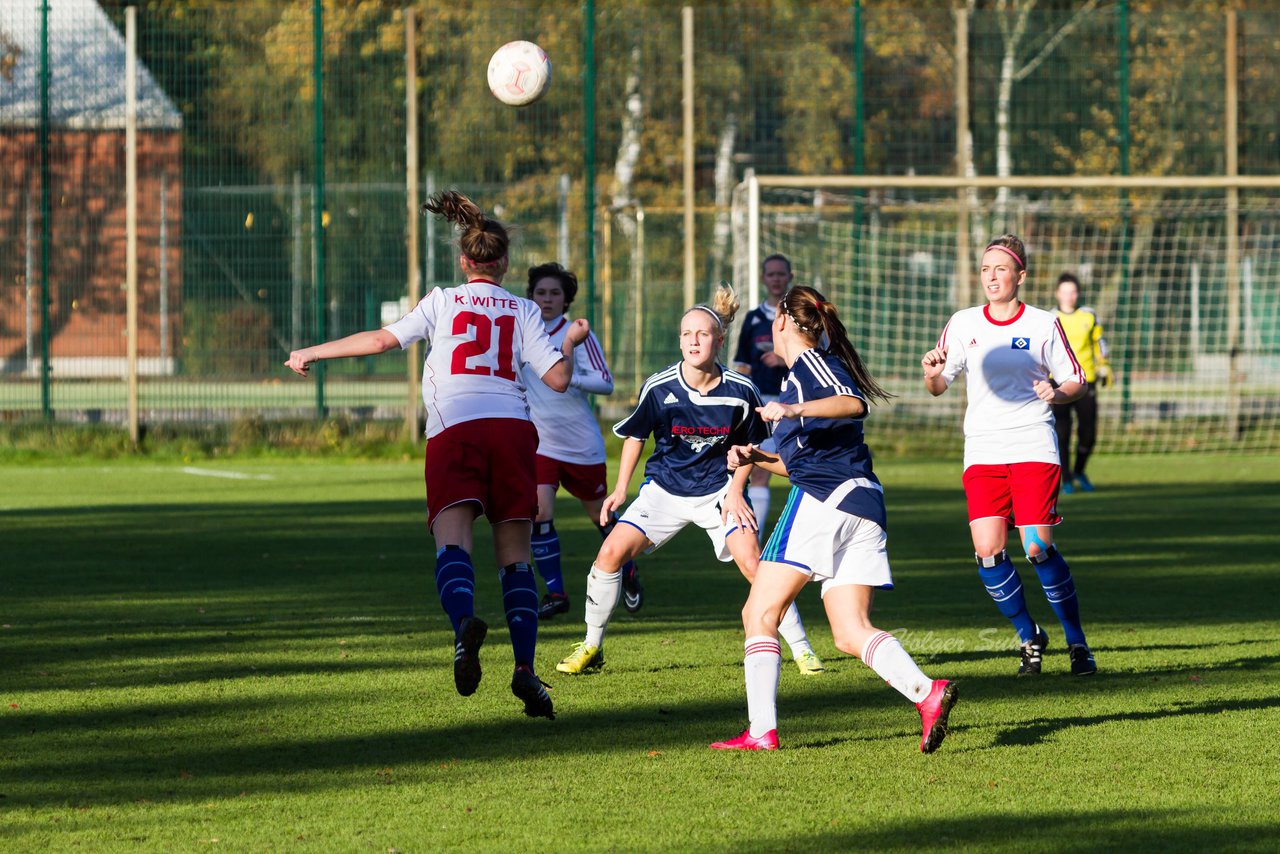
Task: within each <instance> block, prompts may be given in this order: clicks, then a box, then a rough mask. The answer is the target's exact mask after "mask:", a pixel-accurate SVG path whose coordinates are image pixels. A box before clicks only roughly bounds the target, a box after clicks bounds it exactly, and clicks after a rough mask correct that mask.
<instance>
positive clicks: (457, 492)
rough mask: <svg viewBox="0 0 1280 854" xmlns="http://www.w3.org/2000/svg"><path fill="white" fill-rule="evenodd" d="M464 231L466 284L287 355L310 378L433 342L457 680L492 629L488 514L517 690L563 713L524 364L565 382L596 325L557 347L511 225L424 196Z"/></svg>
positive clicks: (440, 560) (436, 442)
mask: <svg viewBox="0 0 1280 854" xmlns="http://www.w3.org/2000/svg"><path fill="white" fill-rule="evenodd" d="M423 209H424V210H425V211H429V212H431V213H436V214H440V215H442V216H444V217H445V218H447V219H448V220H449V221H450V222H452V223H454V224H456V225H459V226H460V227H461V228H462V234H461V236H460V237H459V240H458V246H459V248H460V249H461V256H460V258H459V264H460V266H461V267H462V272H463V273H464V274H466V276H467V282H466V283H465V284H463V285H459V286H458V287H453V288H436V289H434V290H432V291H431V293H429V294H427V295H426V296H425V297H424V298H423V299H422V301H421V302H419V303H418V305H417V306H415V307H414V309H413V310H412V311H410V312H409V313H408V314H407V315H405V316H404V317H403V318H401V319H400V320H398V321H396V322H395V323H393V324H391V325H390V326H387V327H386V328H384V329H377V330H371V331H369V332H359V333H357V334H355V335H349V336H347V337H346V338H340V339H338V340H336V341H329V342H327V343H324V344H320V345H318V346H315V347H307V348H304V349H302V350H295V351H294V352H293V353H291V354H290V355H289V361H288V362H286V364H287V365H288V366H289V367H290V368H292V369H293V370H294V371H296V372H297V373H299V374H301V375H302V376H306V375H307V369H308V366H309V365H310V364H311V363H312V362H315V361H318V360H320V359H335V358H341V357H344V356H368V355H372V354H374V353H382V352H385V351H387V350H390V349H391V348H393V347H401V348H405V347H408V346H409V345H410V344H413V343H414V342H416V341H429V342H430V348H429V350H428V351H427V357H426V364H425V366H424V369H423V374H422V399H423V402H424V403H425V404H426V412H427V448H426V455H425V463H424V467H423V468H424V479H425V480H426V487H427V524H428V526H429V527H430V529H431V533H432V535H433V536H434V537H435V540H436V543H437V546H438V548H437V550H436V589H437V591H438V592H439V594H440V604H441V606H442V607H443V608H444V610H445V613H447V614H448V615H449V620H450V622H451V623H452V625H453V631H454V659H453V678H454V685H455V686H456V687H457V690H458V693H459V694H461V695H463V696H464V697H466V696H469V695H471V694H473V693H475V691H476V688H477V687H479V684H480V645H481V644H482V643H483V642H484V638H485V635H486V633H487V632H488V626H487V625H485V622H484V621H483V620H481V619H480V618H479V617H477V616H475V593H474V590H475V570H474V568H473V567H472V564H471V549H472V526H473V524H474V522H475V518H476V517H477V516H479V515H481V514H484V515H485V516H487V517H488V519H489V523H490V525H491V527H492V529H493V550H494V554H495V556H496V557H497V561H498V566H499V567H501V569H500V572H499V575H500V577H501V580H502V591H503V606H504V608H505V610H506V617H507V628H508V630H509V631H510V634H511V648H512V652H513V654H514V656H515V664H516V666H515V672H514V673H513V674H512V677H511V692H512V693H513V694H515V695H516V697H517V698H519V699H520V700H521V701H523V702H524V711H525V714H526V715H529V716H530V717H547V718H553V717H555V711H554V709H553V707H552V703H551V698H550V697H549V696H547V692H546V687H545V685H544V684H543V683H542V681H541V680H539V679H538V677H537V675H536V674H535V673H534V670H533V657H534V651H535V649H536V646H537V639H538V588H537V582H536V581H535V579H534V577H533V567H532V566H531V565H530V564H529V533H530V530H531V523H532V519H533V517H534V516H535V515H536V514H537V506H538V499H537V492H536V483H535V477H534V451H535V449H536V447H537V441H538V437H537V432H536V430H535V429H534V426H533V423H532V422H531V421H530V420H529V406H528V403H527V402H526V400H525V389H524V386H522V385H521V384H520V373H519V371H520V370H521V368H522V367H523V366H525V365H528V366H529V367H530V368H531V369H532V370H533V372H534V373H535V374H536V375H537V376H539V377H541V381H542V382H544V383H546V384H547V385H548V386H550V387H551V388H554V389H559V390H564V389H565V388H567V387H568V386H569V381H570V378H571V377H572V376H573V349H574V347H575V346H576V345H577V344H579V343H581V342H582V341H583V340H584V339H585V338H586V336H587V334H588V333H589V332H590V330H589V329H588V327H587V323H586V321H584V320H577V321H574V323H573V324H571V328H570V329H569V330H568V331H567V333H566V335H565V338H564V344H563V346H562V347H560V348H558V349H557V348H556V347H555V346H553V345H552V343H551V339H550V338H548V337H547V333H546V329H545V328H544V327H543V324H542V317H541V314H540V312H539V311H538V307H537V306H536V305H534V304H533V303H532V302H530V301H529V300H527V299H522V298H520V297H517V296H514V295H513V294H511V293H509V292H507V291H505V290H503V288H502V287H501V283H502V277H503V276H504V275H505V274H506V272H507V248H508V245H509V238H508V235H507V230H506V228H505V227H504V226H503V225H502V223H500V222H498V221H497V220H493V219H489V218H488V217H486V216H485V215H484V213H483V212H482V211H481V210H480V208H479V207H477V206H476V205H475V203H473V202H472V201H471V200H470V199H468V198H467V197H466V196H463V195H461V194H459V193H455V192H452V191H449V192H444V193H439V194H437V195H435V196H432V197H431V199H430V200H429V201H428V202H427V203H426V204H425V205H423Z"/></svg>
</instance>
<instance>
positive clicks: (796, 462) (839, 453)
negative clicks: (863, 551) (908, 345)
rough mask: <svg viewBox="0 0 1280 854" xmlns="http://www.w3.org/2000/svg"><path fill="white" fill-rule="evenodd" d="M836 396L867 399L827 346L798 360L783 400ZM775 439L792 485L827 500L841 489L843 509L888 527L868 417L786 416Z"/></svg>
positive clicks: (792, 401) (839, 503)
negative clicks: (865, 431) (866, 428)
mask: <svg viewBox="0 0 1280 854" xmlns="http://www.w3.org/2000/svg"><path fill="white" fill-rule="evenodd" d="M836 395H844V396H847V397H856V398H858V399H859V400H861V401H862V402H863V403H864V404H865V403H866V402H867V398H866V396H865V395H863V393H862V392H861V390H859V389H858V386H857V384H856V383H855V382H854V381H853V378H852V377H850V376H849V371H848V370H847V369H846V368H845V366H844V363H842V362H841V361H840V360H839V359H837V358H836V357H835V356H833V355H832V354H831V353H829V352H827V351H826V350H806V351H804V352H803V353H801V354H800V356H799V358H797V359H796V360H795V363H794V364H792V366H791V373H790V374H788V375H787V379H786V382H784V383H783V384H782V394H781V395H780V396H779V398H778V402H779V403H790V404H796V403H803V402H804V401H806V400H821V399H822V398H824V397H833V396H836ZM863 417H865V416H863ZM773 440H774V442H776V443H777V446H778V454H779V456H781V457H782V462H783V463H785V464H786V467H787V475H788V476H789V477H790V478H791V483H792V485H794V486H798V487H799V488H800V489H802V490H804V491H805V492H807V493H809V494H810V495H812V496H813V497H814V498H816V499H818V500H819V501H824V502H825V501H827V500H828V499H830V498H832V497H833V496H834V495H835V494H836V493H837V492H838V493H840V494H841V495H842V496H843V497H839V498H837V503H836V507H837V508H838V509H839V510H842V511H843V512H845V513H849V514H851V515H854V516H861V517H862V518H863V519H870V520H871V521H872V522H875V523H876V524H878V525H879V526H880V527H881V528H885V529H886V530H887V529H888V525H887V523H886V520H885V512H884V493H883V492H882V491H881V489H880V481H879V480H878V479H877V478H876V475H875V472H873V471H872V470H871V449H870V448H868V447H867V443H866V441H865V440H864V439H863V436H862V418H783V419H782V420H781V421H779V422H777V425H776V426H775V427H774V428H773Z"/></svg>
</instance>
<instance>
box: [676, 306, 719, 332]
mask: <svg viewBox="0 0 1280 854" xmlns="http://www.w3.org/2000/svg"><path fill="white" fill-rule="evenodd" d="M695 308H696V309H701V310H702V311H705V312H706V313H707V314H709V315H711V316H712V317H714V318H715V319H716V326H719V327H720V331H721V332H723V331H724V321H723V320H721V319H720V315H719V314H717V313H716V311H715V309H712V308H708V307H707V306H705V305H695V306H694V307H693V308H691V309H689V311H693V309H695ZM689 311H686V312H685V314H688V313H689Z"/></svg>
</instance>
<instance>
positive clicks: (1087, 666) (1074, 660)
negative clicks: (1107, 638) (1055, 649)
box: [1067, 643, 1098, 676]
mask: <svg viewBox="0 0 1280 854" xmlns="http://www.w3.org/2000/svg"><path fill="white" fill-rule="evenodd" d="M1067 656H1068V657H1069V658H1070V659H1071V675H1072V676H1092V675H1093V674H1095V673H1097V672H1098V663H1097V662H1096V661H1094V660H1093V653H1092V652H1090V651H1089V647H1088V645H1087V644H1083V643H1073V644H1072V645H1071V647H1070V648H1069V649H1068V650H1067Z"/></svg>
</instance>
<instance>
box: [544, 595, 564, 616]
mask: <svg viewBox="0 0 1280 854" xmlns="http://www.w3.org/2000/svg"><path fill="white" fill-rule="evenodd" d="M568 612H569V597H568V596H566V595H565V594H563V593H548V594H547V595H546V596H543V597H542V604H541V605H539V606H538V619H539V620H550V619H552V618H553V617H555V615H556V614H567V613H568Z"/></svg>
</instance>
